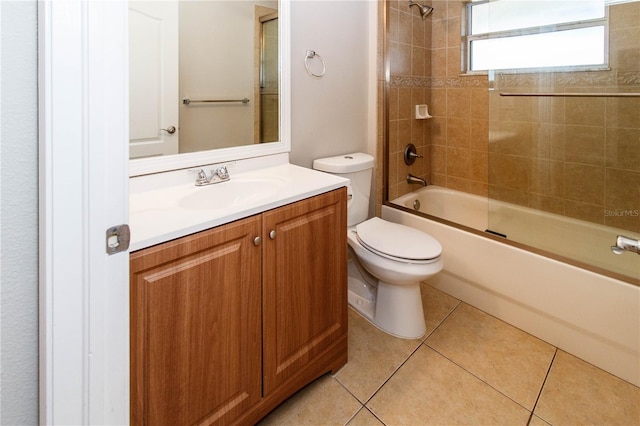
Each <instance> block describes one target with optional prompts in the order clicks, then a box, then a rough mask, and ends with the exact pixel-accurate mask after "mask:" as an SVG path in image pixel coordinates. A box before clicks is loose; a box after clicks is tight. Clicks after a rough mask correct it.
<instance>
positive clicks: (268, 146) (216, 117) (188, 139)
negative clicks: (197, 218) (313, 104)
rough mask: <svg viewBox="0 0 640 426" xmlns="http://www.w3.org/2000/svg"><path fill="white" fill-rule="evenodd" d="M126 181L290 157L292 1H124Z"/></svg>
mask: <svg viewBox="0 0 640 426" xmlns="http://www.w3.org/2000/svg"><path fill="white" fill-rule="evenodd" d="M129 44H130V46H129V49H130V66H129V68H130V89H129V91H130V108H129V110H130V111H129V114H130V159H131V161H130V173H129V174H130V176H137V175H142V174H148V173H157V172H162V171H168V170H175V169H180V168H188V167H197V166H200V165H205V164H212V163H219V162H227V161H233V160H239V159H243V158H251V157H257V156H264V155H270V154H277V153H284V152H288V151H289V149H290V142H289V93H290V92H289V56H290V55H289V0H280V1H278V0H252V1H237V0H227V1H220V0H203V1H189V0H179V1H131V2H129Z"/></svg>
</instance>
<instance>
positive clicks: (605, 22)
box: [461, 0, 610, 75]
mask: <svg viewBox="0 0 640 426" xmlns="http://www.w3.org/2000/svg"><path fill="white" fill-rule="evenodd" d="M489 1H496V0H481V1H469V2H466V3H465V4H464V5H463V8H464V9H463V13H462V19H463V20H462V22H463V34H462V47H463V54H462V58H463V61H462V62H463V63H462V70H461V71H462V73H463V74H470V75H477V74H481V75H486V74H488V73H489V71H492V70H472V69H471V43H472V42H474V41H478V40H488V39H499V38H507V37H514V36H523V35H532V34H540V33H550V32H556V31H564V30H571V29H579V28H590V27H597V26H604V64H596V65H570V66H567V65H563V66H551V67H530V68H504V69H503V68H501V69H499V70H496V71H499V72H501V73H522V72H529V73H537V72H575V71H603V70H610V68H609V2H607V4H606V6H605V16H604V17H603V18H597V19H589V20H581V21H573V22H566V23H562V24H552V25H542V26H536V27H528V28H518V29H513V30H506V31H495V32H488V33H482V34H471V14H472V11H471V9H472V8H473V6H474V5H479V4H484V3H488V2H489Z"/></svg>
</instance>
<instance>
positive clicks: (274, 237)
mask: <svg viewBox="0 0 640 426" xmlns="http://www.w3.org/2000/svg"><path fill="white" fill-rule="evenodd" d="M269 238H271V239H272V240H275V239H276V230H275V229H272V230H271V232H269Z"/></svg>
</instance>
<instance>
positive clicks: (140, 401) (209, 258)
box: [130, 188, 347, 426]
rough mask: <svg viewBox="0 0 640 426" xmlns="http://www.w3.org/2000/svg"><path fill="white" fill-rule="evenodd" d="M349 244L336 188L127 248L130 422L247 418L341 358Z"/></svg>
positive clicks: (343, 353) (344, 340) (342, 201)
mask: <svg viewBox="0 0 640 426" xmlns="http://www.w3.org/2000/svg"><path fill="white" fill-rule="evenodd" d="M256 237H259V238H260V241H259V242H257V241H256ZM346 244H347V243H346V190H345V189H344V188H341V189H339V190H335V191H331V192H328V193H325V194H322V195H318V196H316V197H312V198H308V199H306V200H302V201H299V202H296V203H293V204H289V205H286V206H283V207H280V208H277V209H274V210H270V211H267V212H265V213H262V214H259V215H256V216H252V217H249V218H247V219H242V220H239V221H236V222H232V223H230V224H226V225H222V226H219V227H216V228H213V229H210V230H207V231H203V232H200V233H197V234H194V235H190V236H187V237H184V238H180V239H178V240H175V241H171V242H167V243H163V244H160V245H157V246H154V247H150V248H147V249H143V250H140V251H137V252H135V253H132V254H131V268H130V269H131V272H130V274H131V277H130V296H131V423H132V424H145V425H154V426H155V425H187V424H189V425H191V424H234V423H238V424H254V423H255V422H256V421H258V420H259V419H260V418H262V417H263V416H264V415H266V414H267V413H268V412H269V411H271V410H272V409H273V408H275V407H276V406H277V405H278V404H280V403H281V402H282V401H284V400H285V399H286V398H288V397H289V396H291V395H292V394H293V393H295V392H296V391H297V390H299V389H300V388H302V387H303V386H305V385H306V384H308V383H309V382H311V381H312V380H314V379H315V378H317V377H319V376H321V375H322V374H324V373H327V372H329V371H336V370H337V369H338V368H340V367H341V366H342V365H344V364H345V363H346V361H347V277H346V257H347V255H346Z"/></svg>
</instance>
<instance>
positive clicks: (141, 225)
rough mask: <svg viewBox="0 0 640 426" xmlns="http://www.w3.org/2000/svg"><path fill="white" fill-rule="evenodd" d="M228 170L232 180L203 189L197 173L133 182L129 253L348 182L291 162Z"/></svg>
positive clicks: (168, 174) (171, 174) (130, 194)
mask: <svg viewBox="0 0 640 426" xmlns="http://www.w3.org/2000/svg"><path fill="white" fill-rule="evenodd" d="M239 169H241V168H239ZM205 170H208V169H207V168H205ZM229 172H230V175H231V180H230V181H229V182H222V183H217V184H213V185H208V186H200V187H198V186H195V172H194V171H193V170H190V171H186V170H183V171H177V172H169V173H163V174H161V175H157V177H153V176H151V177H149V176H145V177H141V178H132V179H131V181H130V191H129V226H130V229H131V243H130V246H129V251H135V250H140V249H142V248H145V247H150V246H152V245H155V244H159V243H162V242H165V241H169V240H173V239H175V238H180V237H183V236H185V235H189V234H193V233H195V232H199V231H203V230H206V229H209V228H212V227H214V226H218V225H222V224H225V223H229V222H232V221H234V220H238V219H242V218H245V217H249V216H252V215H254V214H257V213H261V212H264V211H267V210H270V209H273V208H276V207H280V206H283V205H285V204H290V203H293V202H296V201H300V200H302V199H305V198H308V197H312V196H314V195H319V194H322V193H324V192H327V191H331V190H334V189H338V188H341V187H343V186H346V185H347V184H348V183H349V180H348V179H345V178H342V177H339V176H334V175H331V174H328V173H323V172H319V171H316V170H311V169H307V168H304V167H299V166H295V165H292V164H288V163H287V164H281V165H275V166H270V167H265V168H260V169H255V170H249V171H243V172H237V171H236V170H234V167H233V165H232V167H230V168H229ZM136 179H137V180H136ZM173 182H175V184H172V183H173ZM224 185H227V186H226V187H225V186H224Z"/></svg>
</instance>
